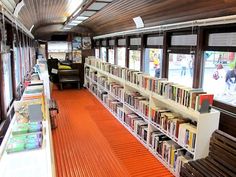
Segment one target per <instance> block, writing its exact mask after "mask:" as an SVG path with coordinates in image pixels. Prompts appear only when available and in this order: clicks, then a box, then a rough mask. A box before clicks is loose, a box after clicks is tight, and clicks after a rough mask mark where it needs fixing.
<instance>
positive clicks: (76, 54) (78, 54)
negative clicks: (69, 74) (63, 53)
mask: <svg viewBox="0 0 236 177" xmlns="http://www.w3.org/2000/svg"><path fill="white" fill-rule="evenodd" d="M72 55H73V62H74V63H82V54H81V50H76V51H73V52H72Z"/></svg>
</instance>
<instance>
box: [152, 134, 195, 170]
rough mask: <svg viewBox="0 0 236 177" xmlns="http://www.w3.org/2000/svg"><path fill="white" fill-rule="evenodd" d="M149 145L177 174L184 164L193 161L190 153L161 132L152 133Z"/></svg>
mask: <svg viewBox="0 0 236 177" xmlns="http://www.w3.org/2000/svg"><path fill="white" fill-rule="evenodd" d="M149 143H150V147H151V148H152V150H153V151H154V152H155V153H156V154H157V155H158V156H159V157H161V158H162V159H163V161H165V163H166V164H167V165H168V166H169V167H170V168H172V169H173V170H174V171H175V172H176V173H177V174H179V171H180V168H181V165H182V163H186V162H188V161H189V160H192V155H191V154H190V153H188V152H187V151H186V150H185V149H183V148H182V147H181V146H179V145H178V144H177V143H175V142H174V141H172V140H170V138H169V137H167V136H166V135H165V134H163V133H162V132H161V131H158V130H157V131H153V132H151V135H150V142H149Z"/></svg>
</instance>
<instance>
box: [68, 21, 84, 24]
mask: <svg viewBox="0 0 236 177" xmlns="http://www.w3.org/2000/svg"><path fill="white" fill-rule="evenodd" d="M82 22H83V21H82V20H73V21H71V23H73V24H77V25H78V24H80V23H82Z"/></svg>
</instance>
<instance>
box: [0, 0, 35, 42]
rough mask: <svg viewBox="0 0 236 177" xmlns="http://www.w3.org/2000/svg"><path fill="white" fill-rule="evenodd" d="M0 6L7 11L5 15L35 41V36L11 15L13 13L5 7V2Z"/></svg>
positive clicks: (0, 3)
mask: <svg viewBox="0 0 236 177" xmlns="http://www.w3.org/2000/svg"><path fill="white" fill-rule="evenodd" d="M0 6H1V7H2V8H3V10H5V13H3V12H1V13H3V15H5V16H6V17H7V18H8V19H9V20H11V21H12V22H14V23H15V24H16V25H17V26H19V27H20V28H21V29H22V30H23V31H24V32H25V33H26V34H27V35H29V36H30V37H31V38H32V39H34V36H33V34H32V33H31V32H30V31H29V30H28V29H27V28H26V27H25V26H24V25H23V24H22V23H21V22H20V21H19V20H18V19H17V18H16V17H15V16H14V15H13V14H12V13H11V11H10V10H9V9H8V8H7V7H6V6H5V4H4V3H3V2H1V1H0Z"/></svg>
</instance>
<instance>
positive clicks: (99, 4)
mask: <svg viewBox="0 0 236 177" xmlns="http://www.w3.org/2000/svg"><path fill="white" fill-rule="evenodd" d="M107 4H108V3H105V2H94V3H92V4H91V5H90V6H89V7H88V10H101V9H102V8H103V7H105V6H106V5H107Z"/></svg>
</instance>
